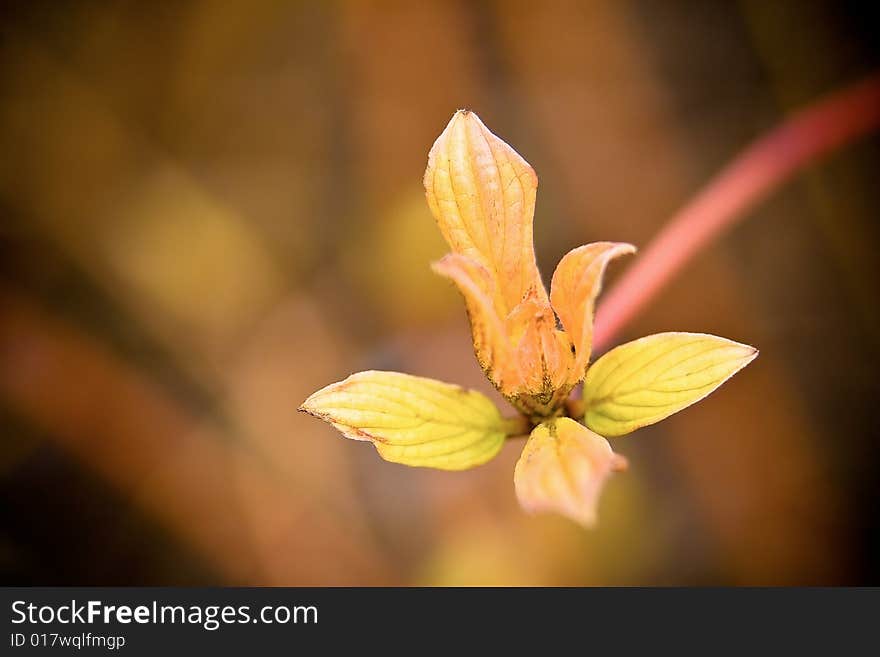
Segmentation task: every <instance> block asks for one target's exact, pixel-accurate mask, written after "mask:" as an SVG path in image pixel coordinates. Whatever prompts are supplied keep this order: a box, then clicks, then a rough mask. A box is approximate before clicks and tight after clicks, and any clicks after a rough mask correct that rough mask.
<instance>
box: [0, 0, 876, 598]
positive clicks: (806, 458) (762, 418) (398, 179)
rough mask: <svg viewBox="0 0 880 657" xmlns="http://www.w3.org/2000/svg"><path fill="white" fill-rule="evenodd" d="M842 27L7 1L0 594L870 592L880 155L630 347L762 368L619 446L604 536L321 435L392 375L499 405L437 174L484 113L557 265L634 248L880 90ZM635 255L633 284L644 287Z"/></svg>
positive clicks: (491, 480)
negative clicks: (460, 292) (454, 258)
mask: <svg viewBox="0 0 880 657" xmlns="http://www.w3.org/2000/svg"><path fill="white" fill-rule="evenodd" d="M858 4H859V3H854V2H853V3H850V4H847V3H840V2H831V1H828V2H770V3H767V2H761V1H759V0H743V1H742V2H697V1H693V2H671V3H667V2H664V3H658V2H652V1H650V0H627V1H623V2H617V1H611V0H598V1H590V2H547V3H536V2H526V1H501V0H499V1H497V2H487V3H483V2H463V1H462V2H439V1H432V2H274V1H268V0H250V1H249V2H247V3H244V2H215V1H189V2H178V3H151V2H133V1H130V2H122V1H115V2H112V1H111V2H91V1H77V2H72V1H69V2H68V1H48V0H45V1H42V0H35V1H32V2H20V3H5V4H4V9H3V21H2V27H0V146H2V150H0V152H2V157H0V430H2V444H0V573H2V579H3V582H4V583H6V584H13V583H17V584H193V585H194V584H260V585H261V584H279V585H280V584H285V585H298V584H303V585H305V584H309V585H311V584H320V585H323V584H331V585H379V584H405V585H410V584H416V585H439V584H444V585H445V584H540V585H581V584H624V585H632V584H688V585H693V584H857V583H875V584H876V583H878V582H880V537H878V527H880V517H878V502H880V497H878V484H880V466H878V462H880V461H878V457H880V441H878V439H880V421H878V417H880V416H878V404H877V397H878V392H880V386H878V383H877V372H878V371H880V370H878V366H880V306H878V303H877V300H878V298H880V294H878V292H880V289H878V288H880V271H878V270H880V257H878V253H877V246H876V245H877V244H878V237H880V226H878V209H880V186H878V171H880V148H878V146H880V142H878V139H877V138H876V137H874V138H869V139H865V140H862V141H860V142H859V143H858V144H855V145H851V146H849V147H847V148H846V149H844V150H842V151H840V152H838V153H836V154H834V155H833V156H832V157H830V158H828V159H826V160H825V161H823V162H822V163H821V164H819V165H817V166H813V167H811V168H810V169H809V170H808V171H807V172H806V173H804V174H803V175H801V176H799V177H798V178H797V180H796V181H794V182H792V183H791V184H788V185H787V186H785V187H784V188H783V189H780V190H778V192H776V193H775V194H774V195H773V197H772V198H771V199H770V200H769V201H768V202H766V203H764V204H763V205H762V206H761V208H760V210H758V211H756V212H753V213H752V214H751V216H750V217H749V218H748V220H747V221H746V222H745V223H743V224H742V225H740V226H739V227H737V228H736V230H735V231H733V232H732V233H731V234H729V235H728V236H726V237H725V238H724V239H723V241H721V242H719V243H717V244H716V245H713V246H712V247H711V248H710V249H708V250H706V251H705V252H704V253H703V254H701V255H700V257H698V258H697V259H696V260H695V261H693V262H692V263H691V264H690V265H689V267H688V269H687V270H686V271H685V272H684V274H683V275H682V276H680V277H679V278H678V279H677V280H676V281H675V282H674V284H672V285H671V286H670V287H669V288H667V289H666V290H665V291H664V293H663V294H662V295H660V296H659V297H658V298H657V299H656V300H655V301H654V303H653V304H652V305H651V307H650V308H649V309H648V310H647V311H645V312H644V313H642V315H641V316H640V317H639V318H638V320H637V321H636V322H634V323H632V324H631V325H630V326H629V327H628V328H627V332H626V334H625V335H621V336H619V338H620V340H621V341H622V340H624V339H630V338H634V337H638V336H640V335H644V334H647V333H653V332H658V331H662V330H692V331H706V332H712V333H717V334H719V335H723V336H726V337H730V338H733V339H736V340H739V341H742V342H747V343H750V344H754V345H756V346H758V347H759V348H760V349H761V357H760V358H759V359H758V360H757V361H756V362H755V363H754V364H752V365H751V366H750V367H749V368H748V369H747V370H745V371H744V372H743V373H741V374H740V375H739V376H737V377H736V378H735V379H733V380H732V381H731V382H729V383H728V384H727V385H726V386H725V387H724V388H723V389H722V390H721V391H719V392H718V393H717V394H715V395H713V396H712V397H710V398H709V399H707V400H706V401H704V402H703V403H701V404H699V405H697V406H695V407H694V408H692V409H689V410H687V411H685V412H683V413H681V414H679V415H677V416H675V417H673V418H671V419H670V420H668V421H665V422H663V423H661V424H659V425H656V426H654V427H651V428H648V429H644V430H641V431H639V432H638V433H636V434H634V435H631V436H628V437H625V438H622V439H618V440H617V441H616V442H615V448H616V449H617V450H619V451H620V452H622V453H623V454H625V455H626V456H627V457H628V458H629V460H630V462H631V468H630V470H629V472H627V473H626V474H624V475H620V476H617V477H615V478H614V479H613V480H612V481H611V483H610V485H609V486H608V488H607V491H606V494H605V495H604V497H603V499H602V502H601V509H600V517H601V523H600V526H599V528H598V529H597V530H594V531H590V532H587V531H584V530H582V529H580V528H578V527H577V526H575V525H573V524H572V523H570V522H568V521H566V520H564V519H561V518H556V517H552V516H546V517H544V516H539V517H530V516H527V515H525V514H524V513H522V512H521V511H520V510H519V508H518V506H517V504H516V500H515V497H514V492H513V466H514V464H515V462H516V459H517V457H518V454H519V451H520V449H521V444H509V445H508V446H506V447H505V449H504V450H503V451H502V453H501V455H500V456H499V457H498V458H497V459H495V460H494V461H493V462H491V463H489V464H487V465H485V466H482V467H480V468H477V469H475V470H472V471H469V472H464V473H445V472H435V471H429V470H421V469H408V468H405V467H402V466H396V465H392V464H389V463H385V462H384V461H382V460H381V459H380V458H379V457H378V455H377V454H376V453H375V451H374V450H373V449H372V448H371V447H370V446H369V445H367V444H362V443H354V442H351V441H346V440H344V439H343V438H341V437H340V436H339V435H338V434H336V433H335V432H334V431H333V430H332V429H330V428H329V427H327V426H325V425H324V424H323V423H320V422H318V421H316V420H314V419H312V418H309V417H307V416H304V415H301V414H298V413H296V408H297V406H298V405H299V404H300V403H301V402H302V400H303V399H304V398H305V397H306V396H307V395H308V394H310V393H311V392H312V391H314V390H316V389H317V388H319V387H322V386H324V385H326V384H328V383H331V382H333V381H337V380H339V379H341V378H344V377H345V376H347V375H348V374H350V373H351V372H353V371H357V370H361V369H367V368H378V369H396V370H401V371H405V372H409V373H413V374H418V375H424V376H431V377H435V378H439V379H443V380H447V381H454V382H459V383H462V384H465V385H469V386H472V387H475V388H478V389H480V390H483V391H485V392H490V391H489V384H488V383H487V382H486V381H485V380H484V379H483V376H482V374H481V372H480V371H479V368H478V366H477V365H476V362H475V360H474V357H473V353H472V350H471V345H470V339H469V332H468V327H467V322H466V318H465V313H464V310H463V305H462V303H461V301H460V299H459V298H458V296H457V294H456V292H455V291H454V290H453V288H452V287H451V286H450V285H449V284H448V283H446V282H445V281H443V280H441V279H440V278H438V277H436V276H434V275H433V274H431V272H430V271H429V269H428V263H429V262H430V261H431V260H432V259H435V258H437V257H439V256H440V255H442V254H443V253H444V252H445V249H444V245H443V243H442V241H441V238H440V236H439V233H438V231H437V230H436V228H435V226H434V222H433V219H432V218H431V216H430V213H429V211H428V208H427V205H426V203H425V201H424V195H423V189H422V187H421V175H422V172H423V170H424V166H425V162H426V155H427V151H428V149H429V147H430V145H431V144H432V143H433V140H434V139H435V138H436V136H437V135H438V134H439V132H440V131H441V130H442V128H443V127H444V126H445V124H446V122H447V121H448V119H449V117H450V115H451V114H452V112H453V111H454V110H455V109H456V108H459V107H468V108H470V109H473V110H475V111H477V112H478V113H479V114H480V115H481V117H482V118H483V119H484V120H485V121H486V123H487V124H488V125H489V126H490V127H491V128H492V129H493V130H494V131H495V132H496V133H498V134H499V135H501V136H502V137H503V138H505V139H506V140H507V141H508V142H510V143H511V144H512V145H513V146H514V147H515V148H516V149H517V150H519V151H520V152H521V153H522V154H523V155H524V156H525V157H526V158H527V159H528V160H529V161H530V162H531V164H532V165H533V166H534V167H535V169H536V170H537V172H538V175H539V177H540V180H541V185H540V189H539V193H538V207H537V216H536V227H535V234H536V240H537V248H538V255H539V262H540V264H541V267H542V271H543V272H544V273H545V275H548V274H549V272H551V271H552V268H553V266H554V265H555V263H556V261H557V260H558V258H559V257H560V256H561V255H562V254H563V253H565V252H566V251H568V250H569V249H570V248H573V247H575V246H578V245H580V244H583V243H586V242H589V241H594V240H625V241H630V242H633V243H635V244H637V245H641V246H644V245H645V244H646V243H647V242H648V241H649V240H650V239H651V237H652V236H653V235H654V234H655V233H656V232H657V231H658V229H659V227H660V226H661V225H662V224H663V222H664V221H665V220H666V219H667V218H668V217H669V216H670V215H671V214H672V213H674V211H675V210H676V209H677V208H679V207H680V206H681V205H682V204H683V203H684V202H685V201H686V200H687V199H688V198H689V197H690V196H691V195H693V194H694V193H695V192H696V191H697V190H699V189H700V187H701V186H702V185H703V184H705V182H706V181H707V180H708V179H709V178H710V177H711V176H712V175H713V174H714V173H715V172H716V171H718V170H719V169H720V168H721V167H722V166H723V165H724V164H725V163H726V162H728V161H729V160H730V159H731V158H732V157H733V156H734V155H735V154H736V153H737V152H738V151H739V150H740V149H741V148H743V147H744V146H745V145H746V144H747V143H748V142H749V141H750V140H752V139H753V138H755V137H756V136H758V135H760V134H761V133H763V132H764V131H766V130H768V129H770V128H771V127H772V126H774V125H776V124H777V123H778V122H780V121H781V120H782V119H783V118H784V117H785V116H786V115H787V114H788V113H790V112H791V111H792V110H794V109H796V108H798V107H801V106H803V105H804V104H806V103H808V102H810V101H811V100H813V99H815V98H817V97H819V96H820V95H821V94H823V93H825V92H828V91H832V90H834V89H836V88H838V87H840V86H841V85H845V84H847V83H850V82H853V81H856V80H858V79H859V78H861V77H863V76H864V75H865V74H868V73H870V72H871V71H872V70H873V69H875V68H876V66H877V65H878V53H877V45H878V43H877V40H876V25H877V22H876V20H875V18H876V17H875V16H872V15H868V14H867V13H865V12H866V9H864V8H859V7H858ZM625 266H626V265H625V263H620V264H616V265H615V266H614V268H613V269H612V271H611V278H612V279H613V278H615V277H616V275H619V273H620V272H621V271H623V269H624V268H625Z"/></svg>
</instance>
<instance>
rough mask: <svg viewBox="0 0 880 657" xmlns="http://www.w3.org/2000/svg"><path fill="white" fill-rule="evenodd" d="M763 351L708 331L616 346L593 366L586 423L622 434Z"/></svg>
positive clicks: (686, 401) (696, 395) (689, 399)
mask: <svg viewBox="0 0 880 657" xmlns="http://www.w3.org/2000/svg"><path fill="white" fill-rule="evenodd" d="M757 355H758V350H757V349H755V348H754V347H750V346H748V345H745V344H740V343H738V342H734V341H732V340H727V339H725V338H719V337H717V336H715V335H707V334H705V333H658V334H656V335H649V336H648V337H646V338H641V339H639V340H634V341H632V342H628V343H626V344H624V345H621V346H619V347H616V348H615V349H612V350H611V351H609V352H608V353H607V354H605V355H604V356H602V357H601V358H600V359H599V360H597V361H596V362H595V363H594V364H593V365H591V366H590V367H589V369H588V370H587V377H586V379H585V380H584V404H585V407H586V415H585V417H584V422H585V424H586V425H587V426H588V427H590V429H592V430H593V431H595V432H596V433H599V434H601V435H603V436H622V435H623V434H626V433H629V432H631V431H634V430H636V429H638V428H639V427H644V426H647V425H649V424H654V423H655V422H659V421H660V420H662V419H664V418H666V417H669V416H670V415H672V414H673V413H677V412H678V411H680V410H682V409H683V408H686V407H688V406H690V405H691V404H693V403H694V402H697V401H699V400H701V399H702V398H703V397H705V396H706V395H708V394H709V393H710V392H712V391H713V390H715V388H717V387H718V386H720V385H721V384H722V383H724V382H725V381H726V380H727V379H729V378H730V377H731V376H733V375H734V374H736V373H737V372H738V371H739V370H741V369H742V368H743V367H745V366H746V365H748V364H749V363H750V362H751V361H752V360H754V358H755V357H756V356H757Z"/></svg>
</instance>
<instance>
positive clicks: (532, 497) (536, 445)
mask: <svg viewBox="0 0 880 657" xmlns="http://www.w3.org/2000/svg"><path fill="white" fill-rule="evenodd" d="M625 468H626V459H624V458H623V457H622V456H619V455H617V454H615V453H614V452H613V451H612V450H611V445H609V444H608V441H607V440H605V439H604V438H603V437H602V436H599V435H596V434H595V433H593V432H592V431H590V430H589V429H587V428H586V427H585V426H583V425H582V424H579V423H577V422H575V421H574V420H572V419H570V418H558V419H556V420H550V421H548V422H546V423H544V424H540V425H538V426H537V427H535V429H534V430H533V431H532V435H531V436H530V437H529V440H528V442H527V443H526V447H525V449H524V450H523V453H522V456H520V459H519V461H518V462H517V464H516V471H515V473H514V476H513V479H514V484H515V486H516V496H517V498H518V499H519V503H520V505H521V506H522V507H523V509H525V510H526V511H529V512H531V513H536V512H542V511H555V512H557V513H561V514H563V515H565V516H567V517H569V518H571V519H572V520H575V521H577V522H579V523H581V524H582V525H584V526H591V525H593V524H595V522H596V508H597V505H598V501H599V494H600V493H601V491H602V487H603V486H604V484H605V481H606V480H607V479H608V477H609V475H610V474H611V473H612V472H614V471H615V470H623V469H625Z"/></svg>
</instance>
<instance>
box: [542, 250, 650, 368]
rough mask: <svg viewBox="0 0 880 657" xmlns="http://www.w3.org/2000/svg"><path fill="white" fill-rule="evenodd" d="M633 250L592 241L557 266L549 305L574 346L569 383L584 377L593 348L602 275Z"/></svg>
mask: <svg viewBox="0 0 880 657" xmlns="http://www.w3.org/2000/svg"><path fill="white" fill-rule="evenodd" d="M635 250H636V247H634V246H633V245H632V244H625V243H620V242H595V243H593V244H587V245H585V246H579V247H578V248H576V249H572V250H571V251H569V252H568V253H566V254H565V256H564V257H563V258H562V260H560V261H559V264H558V265H557V266H556V271H555V272H553V280H552V282H551V284H550V302H551V303H552V305H553V310H555V311H556V314H557V315H558V316H559V321H560V322H562V326H563V327H564V328H565V332H566V333H567V334H568V336H569V339H570V340H571V345H572V346H573V347H574V353H575V362H574V365H573V366H572V368H571V373H570V379H569V382H570V383H571V384H572V385H574V384H575V383H578V382H579V381H580V380H581V379H583V378H584V373H585V371H586V368H587V363H589V361H590V351H591V349H592V345H593V309H594V306H595V303H596V297H597V296H599V292H600V290H601V289H602V275H603V274H604V273H605V268H606V267H607V266H608V263H609V262H611V260H613V259H614V258H616V257H618V256H621V255H624V254H627V253H634V252H635Z"/></svg>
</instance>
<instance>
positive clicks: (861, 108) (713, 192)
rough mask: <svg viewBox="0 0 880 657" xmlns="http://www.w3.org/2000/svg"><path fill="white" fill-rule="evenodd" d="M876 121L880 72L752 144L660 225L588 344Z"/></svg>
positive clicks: (604, 337)
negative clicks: (805, 170)
mask: <svg viewBox="0 0 880 657" xmlns="http://www.w3.org/2000/svg"><path fill="white" fill-rule="evenodd" d="M878 126H880V75H878V74H875V75H873V76H871V77H869V78H867V79H865V80H863V81H861V82H859V83H857V84H854V85H852V86H850V87H847V88H845V89H843V90H841V91H837V92H835V93H833V94H831V95H829V96H826V97H825V98H824V99H822V100H819V101H818V102H816V103H814V104H813V105H810V106H809V107H807V108H805V109H803V110H801V111H800V112H798V113H796V114H795V115H794V116H792V117H791V118H790V119H788V120H787V121H786V122H785V123H783V124H782V125H781V126H779V127H778V128H776V129H775V130H773V131H772V132H770V133H769V134H767V135H765V136H764V137H762V138H760V139H758V140H757V141H755V142H753V143H752V145H751V146H749V147H747V148H746V150H745V151H743V152H742V153H741V154H740V155H739V156H738V157H737V158H736V159H735V160H734V161H733V162H731V163H730V164H729V165H728V166H727V167H726V168H724V169H723V170H722V171H721V172H720V173H719V174H718V175H717V176H716V177H715V178H714V179H713V180H711V181H710V182H709V184H708V185H706V187H705V188H703V190H702V191H701V192H700V193H698V194H697V195H696V196H695V197H694V198H693V199H692V200H691V201H690V202H689V203H688V204H686V205H685V206H684V207H683V208H682V209H681V210H680V211H679V212H678V214H676V215H675V216H673V217H672V219H670V220H669V222H668V223H667V224H666V226H665V227H664V228H663V229H662V230H661V231H660V233H659V234H658V235H657V236H656V237H655V238H654V240H653V241H652V242H651V243H650V244H649V245H648V247H647V248H646V249H645V250H644V252H643V254H642V255H641V256H640V257H639V259H638V260H637V261H636V262H635V264H634V265H633V266H632V268H630V269H629V270H628V271H627V272H626V273H625V274H624V276H623V277H622V278H621V279H620V281H619V282H618V283H617V285H615V286H614V287H613V289H612V290H611V291H610V292H609V294H608V295H607V296H606V297H605V299H604V301H603V303H602V305H601V306H600V307H599V310H598V312H597V313H596V322H595V329H594V333H593V345H594V348H595V349H597V350H599V349H604V348H605V347H607V346H608V343H609V341H610V340H611V339H612V338H613V337H614V335H615V334H616V333H617V332H618V331H620V330H621V329H622V328H623V327H624V326H625V325H626V324H627V323H628V322H629V321H630V320H632V319H633V318H634V317H635V316H636V315H637V314H638V313H639V311H640V310H641V309H642V308H643V307H644V306H645V305H646V304H647V303H648V302H649V301H651V300H652V299H653V298H654V297H655V296H656V295H657V293H658V292H659V291H660V290H661V289H663V287H664V286H665V285H666V284H667V283H668V282H669V281H670V280H671V279H672V278H673V277H674V276H675V274H677V273H678V272H679V271H680V270H681V269H682V268H683V267H684V266H685V265H686V264H687V262H688V261H689V260H690V259H691V258H692V257H693V256H694V255H696V254H697V253H699V251H700V250H702V249H703V248H705V247H706V246H707V245H708V244H710V243H711V242H712V240H714V239H715V238H717V237H718V236H719V235H720V234H721V233H723V232H724V231H725V230H726V229H728V228H730V227H731V226H733V225H734V224H735V223H736V222H737V221H738V220H740V219H742V218H744V217H745V216H746V212H747V211H748V210H751V209H752V208H753V207H754V206H755V205H757V204H758V203H759V202H760V201H762V200H763V199H764V198H765V197H766V196H767V195H769V193H770V192H772V191H773V190H774V189H775V188H776V187H778V186H779V185H781V184H782V183H784V182H785V181H787V180H788V179H789V178H790V177H791V176H792V175H793V174H794V173H796V172H797V171H798V170H800V169H802V168H804V167H805V166H807V165H808V164H810V163H812V162H813V161H815V160H816V159H818V158H819V157H821V156H823V155H825V154H826V153H828V152H830V151H832V150H834V149H835V148H838V147H840V146H843V145H844V144H846V143H848V142H850V141H852V140H854V139H856V138H857V137H860V136H862V135H864V134H866V133H868V132H870V131H872V130H874V129H876V128H877V127H878Z"/></svg>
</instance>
